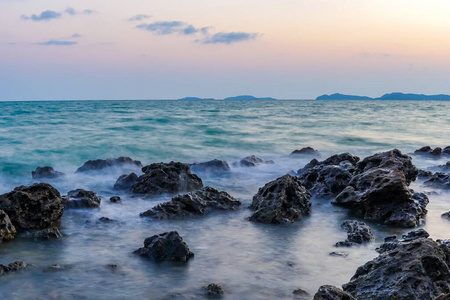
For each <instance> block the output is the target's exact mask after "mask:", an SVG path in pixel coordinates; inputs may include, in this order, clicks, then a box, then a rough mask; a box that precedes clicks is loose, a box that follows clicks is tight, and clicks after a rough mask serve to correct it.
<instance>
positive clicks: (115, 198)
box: [109, 196, 122, 203]
mask: <svg viewBox="0 0 450 300" xmlns="http://www.w3.org/2000/svg"><path fill="white" fill-rule="evenodd" d="M109 201H111V202H112V203H117V202H120V201H122V200H121V199H120V197H119V196H113V197H111V198H109Z"/></svg>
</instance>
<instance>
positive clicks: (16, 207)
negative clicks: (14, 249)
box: [0, 183, 64, 229]
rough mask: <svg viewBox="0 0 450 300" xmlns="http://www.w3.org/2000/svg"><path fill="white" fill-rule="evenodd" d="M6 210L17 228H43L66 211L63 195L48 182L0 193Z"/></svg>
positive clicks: (2, 206)
mask: <svg viewBox="0 0 450 300" xmlns="http://www.w3.org/2000/svg"><path fill="white" fill-rule="evenodd" d="M0 210H4V211H5V213H6V214H8V216H9V218H10V219H11V222H12V224H13V225H14V226H15V227H16V228H17V229H43V228H48V227H51V226H52V225H53V224H55V223H56V222H58V221H59V220H60V219H61V216H62V214H63V212H64V205H63V204H62V200H61V195H60V194H59V192H58V191H57V190H56V189H55V188H54V187H52V186H51V185H50V184H48V183H35V184H33V185H32V186H19V187H16V188H15V189H14V190H13V191H11V192H9V193H6V194H3V195H0Z"/></svg>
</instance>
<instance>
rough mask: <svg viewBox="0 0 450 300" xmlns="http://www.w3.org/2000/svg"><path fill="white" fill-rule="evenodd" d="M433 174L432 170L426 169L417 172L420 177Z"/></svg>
mask: <svg viewBox="0 0 450 300" xmlns="http://www.w3.org/2000/svg"><path fill="white" fill-rule="evenodd" d="M432 175H433V172H431V171H425V170H419V173H418V174H417V177H418V178H428V177H431V176H432Z"/></svg>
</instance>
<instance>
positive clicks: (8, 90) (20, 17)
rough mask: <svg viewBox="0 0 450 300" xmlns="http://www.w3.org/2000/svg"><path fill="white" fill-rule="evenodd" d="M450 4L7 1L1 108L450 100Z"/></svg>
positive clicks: (382, 0) (0, 11)
mask: <svg viewBox="0 0 450 300" xmlns="http://www.w3.org/2000/svg"><path fill="white" fill-rule="evenodd" d="M449 15H450V1H443V0H439V1H436V0H427V1H424V0H395V1H392V0H377V1H375V0H372V1H369V0H226V1H219V0H133V1H130V0H128V1H125V0H96V1H87V0H76V1H75V0H59V1H55V0H0V100H58V99H62V100H67V99H80V100H85V99H176V98H181V97H185V96H197V97H208V98H209V97H212V98H219V99H220V98H224V97H229V96H235V95H242V94H251V95H255V96H260V97H263V96H271V97H276V98H279V99H313V98H315V97H317V96H319V95H321V94H330V93H337V92H338V93H344V94H358V95H367V96H372V97H376V96H381V95H382V94H384V93H388V92H411V93H424V94H440V93H446V94H450V19H449V17H448V16H449Z"/></svg>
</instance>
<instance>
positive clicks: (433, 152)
mask: <svg viewBox="0 0 450 300" xmlns="http://www.w3.org/2000/svg"><path fill="white" fill-rule="evenodd" d="M414 154H417V155H432V156H440V155H441V154H442V148H440V147H436V148H434V149H432V148H431V147H430V146H425V147H422V148H420V149H417V150H416V151H414Z"/></svg>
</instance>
